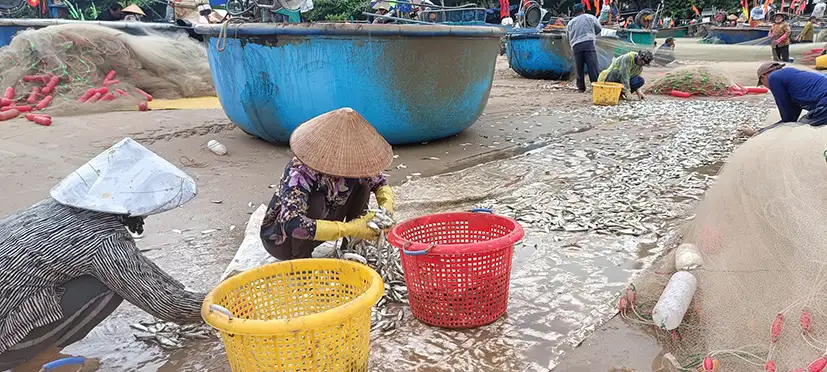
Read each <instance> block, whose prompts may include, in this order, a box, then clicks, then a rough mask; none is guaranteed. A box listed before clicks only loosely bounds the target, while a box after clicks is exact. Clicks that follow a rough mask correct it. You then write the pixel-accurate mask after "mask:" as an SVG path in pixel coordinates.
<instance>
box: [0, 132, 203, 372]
mask: <svg viewBox="0 0 827 372" xmlns="http://www.w3.org/2000/svg"><path fill="white" fill-rule="evenodd" d="M195 193H196V188H195V182H194V181H193V180H192V178H190V177H189V176H188V175H187V174H186V173H184V172H183V171H181V170H180V169H178V168H176V167H175V166H174V165H172V164H170V163H169V162H167V161H166V160H164V159H163V158H161V157H160V156H158V155H156V154H155V153H153V152H152V151H150V150H148V149H147V148H145V147H143V146H141V145H140V144H138V143H137V142H135V141H133V140H132V139H129V138H125V139H124V140H122V141H120V142H118V143H117V144H115V145H114V146H112V147H111V148H109V149H108V150H106V151H104V152H103V153H101V154H100V155H98V156H96V157H95V158H93V159H92V160H90V161H89V162H87V163H86V164H84V165H83V166H81V167H80V168H78V169H77V170H76V171H74V172H73V173H72V174H70V175H69V176H68V177H66V178H65V179H64V180H63V181H61V182H60V183H59V184H58V185H57V186H55V187H54V188H52V190H51V193H50V194H51V197H49V198H47V199H45V200H43V201H41V202H39V203H37V204H35V205H33V206H31V207H28V208H26V209H23V210H20V211H17V212H15V213H12V214H11V215H9V216H6V217H4V218H2V219H0V266H2V267H3V270H0V283H2V285H0V292H2V295H0V370H7V369H11V368H16V367H18V366H20V365H22V364H24V363H25V362H26V361H28V360H32V359H33V358H35V357H38V359H39V358H41V357H43V356H45V355H49V354H51V355H55V356H56V354H55V353H56V352H57V351H58V350H60V349H62V348H63V347H65V346H67V345H70V344H72V343H74V342H76V341H78V340H80V339H82V338H84V337H85V336H86V335H87V334H88V333H89V332H90V331H91V330H92V329H93V328H95V326H97V325H98V324H100V323H101V322H102V321H103V320H104V319H106V317H107V316H109V314H111V313H112V312H113V311H114V310H115V309H116V308H117V307H118V306H119V305H120V304H121V302H122V301H123V300H127V301H129V302H130V303H132V304H133V305H135V306H137V307H138V308H140V309H142V310H144V311H146V312H148V313H150V314H152V315H153V316H155V317H158V318H161V319H163V320H165V321H172V322H184V323H186V322H201V303H202V302H203V300H204V297H205V295H206V294H205V293H198V292H193V291H189V290H187V289H185V288H184V286H183V285H182V284H181V283H180V282H178V281H177V280H175V279H174V278H172V277H171V276H170V275H169V274H167V273H166V272H164V271H163V270H161V269H160V268H159V267H158V266H157V265H155V264H154V263H153V262H152V261H150V260H149V259H148V258H146V257H145V256H144V255H143V254H141V252H140V250H139V249H138V246H137V245H136V243H135V240H134V239H133V234H142V233H143V226H144V218H145V217H146V216H149V215H153V214H158V213H162V212H164V211H168V210H172V209H175V208H177V207H179V206H181V205H183V204H184V203H186V202H188V201H189V200H191V199H192V198H193V197H195Z"/></svg>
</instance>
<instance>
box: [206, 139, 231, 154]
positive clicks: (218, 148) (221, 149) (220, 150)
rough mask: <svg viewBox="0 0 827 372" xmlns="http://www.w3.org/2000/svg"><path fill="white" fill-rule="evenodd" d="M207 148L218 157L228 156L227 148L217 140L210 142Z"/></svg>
mask: <svg viewBox="0 0 827 372" xmlns="http://www.w3.org/2000/svg"><path fill="white" fill-rule="evenodd" d="M207 148H208V149H210V151H212V152H213V153H214V154H216V155H219V156H221V155H227V146H224V145H223V144H222V143H221V142H218V141H216V140H210V142H207Z"/></svg>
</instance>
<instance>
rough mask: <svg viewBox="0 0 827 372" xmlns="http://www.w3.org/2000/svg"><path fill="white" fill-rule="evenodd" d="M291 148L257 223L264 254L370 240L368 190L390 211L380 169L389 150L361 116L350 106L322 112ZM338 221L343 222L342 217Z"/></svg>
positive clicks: (286, 254) (287, 254) (294, 253)
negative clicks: (290, 156) (288, 158)
mask: <svg viewBox="0 0 827 372" xmlns="http://www.w3.org/2000/svg"><path fill="white" fill-rule="evenodd" d="M290 148H291V150H293V153H294V154H295V158H293V159H292V160H291V161H290V162H289V163H288V164H287V166H286V167H285V169H284V173H283V174H282V177H281V181H280V183H279V186H278V190H277V191H276V192H275V194H274V195H273V198H272V199H271V200H270V204H269V206H268V208H267V214H266V215H265V217H264V221H263V223H262V225H261V240H262V242H263V243H264V247H265V248H266V249H267V252H269V253H270V255H272V256H273V257H276V258H278V259H280V260H290V259H295V258H310V257H311V255H312V253H313V250H314V249H315V248H316V247H317V246H319V245H320V244H321V243H322V242H325V241H335V240H338V239H340V238H359V239H364V240H375V239H377V238H378V237H379V235H380V231H381V229H375V228H372V227H371V225H370V223H371V220H373V219H374V217H375V214H373V213H372V212H371V213H369V212H368V202H369V201H370V194H371V193H374V194H375V195H376V201H377V203H378V204H379V206H380V207H381V208H383V209H384V210H386V211H388V212H390V213H393V210H394V200H393V190H392V189H391V187H390V186H389V185H388V181H387V179H385V176H383V175H382V174H381V172H382V171H383V170H385V169H386V168H387V167H388V166H390V164H391V162H392V161H393V151H392V149H391V146H390V144H388V143H387V142H386V141H385V139H384V138H382V136H381V135H380V134H379V133H377V132H376V130H375V129H374V128H373V126H372V125H370V123H368V122H367V121H366V120H365V119H364V118H363V117H362V116H361V115H359V114H358V113H357V112H355V111H353V110H352V109H349V108H342V109H338V110H335V111H331V112H328V113H326V114H322V115H320V116H317V117H315V118H313V119H310V120H309V121H307V122H306V123H304V124H302V125H301V126H299V127H298V128H296V130H295V131H294V132H293V134H292V135H291V136H290ZM342 221H344V222H342Z"/></svg>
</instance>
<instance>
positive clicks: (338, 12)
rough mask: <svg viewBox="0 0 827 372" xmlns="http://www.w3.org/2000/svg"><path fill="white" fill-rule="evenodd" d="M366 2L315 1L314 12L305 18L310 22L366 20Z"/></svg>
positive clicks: (356, 0) (354, 0)
mask: <svg viewBox="0 0 827 372" xmlns="http://www.w3.org/2000/svg"><path fill="white" fill-rule="evenodd" d="M366 10H367V1H365V0H314V1H313V10H311V11H310V12H308V13H307V14H305V15H304V16H305V17H306V18H307V19H308V20H309V21H350V20H357V19H365V16H363V15H362V12H364V11H366Z"/></svg>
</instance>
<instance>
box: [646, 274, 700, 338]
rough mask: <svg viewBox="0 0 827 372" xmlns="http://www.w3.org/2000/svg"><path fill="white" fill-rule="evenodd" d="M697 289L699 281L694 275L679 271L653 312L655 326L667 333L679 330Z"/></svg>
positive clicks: (670, 280) (667, 285)
mask: <svg viewBox="0 0 827 372" xmlns="http://www.w3.org/2000/svg"><path fill="white" fill-rule="evenodd" d="M697 288H698V279H696V278H695V276H694V275H692V273H690V272H688V271H678V272H676V273H675V274H673V275H672V277H671V278H669V283H668V284H666V288H664V289H663V293H662V294H661V295H660V299H658V303H657V304H655V309H654V310H652V320H653V321H654V322H655V325H656V326H658V327H660V328H661V329H665V330H667V331H671V330H673V329H675V328H678V326H679V325H681V321H683V316H684V314H686V310H687V309H689V303H690V302H692V296H694V295H695V290H696V289H697Z"/></svg>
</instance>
